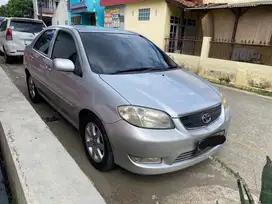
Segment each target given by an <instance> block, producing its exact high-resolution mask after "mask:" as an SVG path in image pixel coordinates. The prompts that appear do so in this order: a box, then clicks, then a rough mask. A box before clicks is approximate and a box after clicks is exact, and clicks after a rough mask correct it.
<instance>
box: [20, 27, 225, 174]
mask: <svg viewBox="0 0 272 204" xmlns="http://www.w3.org/2000/svg"><path fill="white" fill-rule="evenodd" d="M24 64H25V67H26V69H25V73H26V78H27V85H28V91H29V96H30V99H31V100H32V102H34V103H37V102H40V101H41V99H42V98H43V99H45V100H46V101H47V102H48V103H50V104H51V105H52V106H53V107H54V108H55V109H56V110H57V111H58V112H59V113H60V114H62V115H63V116H64V117H65V118H66V119H67V120H68V121H69V122H70V123H71V124H72V125H73V126H75V127H76V128H77V129H78V130H79V132H80V135H81V137H82V141H83V145H84V148H85V150H86V154H87V156H88V158H89V160H90V162H91V164H92V165H93V166H94V167H95V168H97V169H99V170H101V171H107V170H110V169H112V168H113V167H114V164H117V165H119V166H121V167H123V168H125V169H127V170H129V171H132V172H135V173H138V174H162V173H167V172H172V171H176V170H179V169H183V168H186V167H189V166H192V165H194V164H196V163H199V162H201V161H203V160H205V159H207V158H208V157H209V156H211V155H213V154H215V153H216V152H217V151H218V150H219V149H220V147H222V144H223V143H224V142H225V141H226V135H227V131H228V126H229V122H230V109H229V106H228V105H227V103H226V99H225V98H224V96H223V95H222V94H221V93H220V92H219V91H218V89H217V88H215V87H214V86H213V85H211V84H210V83H209V82H207V81H205V80H204V79H202V78H200V77H198V76H196V75H195V74H193V73H190V72H189V71H187V70H185V69H184V68H183V67H180V66H178V65H177V64H176V63H175V62H174V61H173V60H172V59H171V58H170V57H169V56H168V55H167V54H166V53H164V52H163V51H162V50H161V49H159V48H158V47H157V46H156V45H155V44H153V43H152V42H151V41H149V40H148V39H146V38H145V37H143V36H141V35H139V34H137V33H132V32H126V31H120V30H115V29H105V28H99V27H92V26H53V27H48V28H47V29H45V30H43V32H41V33H40V35H39V36H38V37H36V39H35V40H34V41H33V42H32V44H31V45H29V46H27V47H26V50H25V53H24Z"/></svg>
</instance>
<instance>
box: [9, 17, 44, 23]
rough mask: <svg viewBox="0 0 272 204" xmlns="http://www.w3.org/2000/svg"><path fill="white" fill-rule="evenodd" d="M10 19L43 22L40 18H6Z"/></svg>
mask: <svg viewBox="0 0 272 204" xmlns="http://www.w3.org/2000/svg"><path fill="white" fill-rule="evenodd" d="M5 19H8V20H17V21H34V22H43V21H42V20H39V19H33V18H19V17H8V18H5Z"/></svg>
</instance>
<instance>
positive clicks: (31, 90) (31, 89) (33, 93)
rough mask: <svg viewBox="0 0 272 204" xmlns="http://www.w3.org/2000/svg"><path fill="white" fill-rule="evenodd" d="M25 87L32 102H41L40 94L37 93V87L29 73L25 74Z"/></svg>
mask: <svg viewBox="0 0 272 204" xmlns="http://www.w3.org/2000/svg"><path fill="white" fill-rule="evenodd" d="M26 80H27V89H28V95H29V98H30V100H31V101H32V102H33V103H39V102H41V96H40V94H39V92H38V91H37V88H36V86H35V84H34V81H33V78H32V77H31V75H27V79H26Z"/></svg>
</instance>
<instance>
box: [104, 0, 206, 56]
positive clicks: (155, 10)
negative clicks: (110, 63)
mask: <svg viewBox="0 0 272 204" xmlns="http://www.w3.org/2000/svg"><path fill="white" fill-rule="evenodd" d="M199 3H200V1H198V0H192V1H186V0H144V1H142V0H141V1H140V0H101V2H100V5H101V6H105V16H104V17H105V27H112V28H118V29H125V30H129V31H134V32H138V33H140V34H142V35H144V36H146V37H147V38H149V39H150V40H152V41H153V42H154V43H155V44H157V45H158V46H159V47H160V48H162V49H167V50H169V51H172V50H178V49H179V50H184V51H185V52H188V53H189V54H190V53H198V55H200V44H201V40H199V41H197V39H201V38H202V29H201V21H200V18H199V16H198V13H199V12H184V8H188V7H193V6H196V5H198V4H199ZM183 38H184V39H191V40H190V41H186V42H183V41H182V40H181V39H183Z"/></svg>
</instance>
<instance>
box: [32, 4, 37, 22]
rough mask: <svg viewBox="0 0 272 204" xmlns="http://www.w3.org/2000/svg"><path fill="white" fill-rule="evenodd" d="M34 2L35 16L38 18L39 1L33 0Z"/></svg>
mask: <svg viewBox="0 0 272 204" xmlns="http://www.w3.org/2000/svg"><path fill="white" fill-rule="evenodd" d="M32 3H33V18H34V19H38V2H37V0H32Z"/></svg>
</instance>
